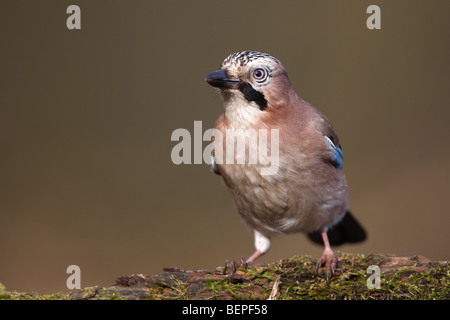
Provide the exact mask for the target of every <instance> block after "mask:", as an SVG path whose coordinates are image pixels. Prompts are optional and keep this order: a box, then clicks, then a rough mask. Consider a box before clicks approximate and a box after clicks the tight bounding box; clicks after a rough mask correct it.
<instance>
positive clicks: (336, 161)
mask: <svg viewBox="0 0 450 320" xmlns="http://www.w3.org/2000/svg"><path fill="white" fill-rule="evenodd" d="M324 138H325V142H326V143H327V145H328V147H329V148H330V150H331V161H332V162H333V165H334V166H335V167H336V168H338V169H342V167H343V166H344V161H343V159H344V154H343V153H342V150H341V148H339V147H336V146H335V145H334V143H333V141H331V139H330V138H329V137H327V136H324Z"/></svg>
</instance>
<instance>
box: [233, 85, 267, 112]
mask: <svg viewBox="0 0 450 320" xmlns="http://www.w3.org/2000/svg"><path fill="white" fill-rule="evenodd" d="M239 91H241V92H242V94H243V95H244V97H245V99H246V100H247V101H254V102H255V103H256V104H257V105H258V106H259V110H261V111H264V109H266V108H267V101H266V99H265V98H264V95H263V94H262V93H261V92H259V91H256V90H255V89H253V87H252V85H251V84H249V83H246V82H241V83H240V84H239Z"/></svg>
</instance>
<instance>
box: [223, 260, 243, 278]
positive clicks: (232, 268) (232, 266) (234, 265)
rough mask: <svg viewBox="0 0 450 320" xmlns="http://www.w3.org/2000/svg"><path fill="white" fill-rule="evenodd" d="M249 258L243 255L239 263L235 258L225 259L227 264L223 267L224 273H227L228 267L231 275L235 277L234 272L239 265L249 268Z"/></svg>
mask: <svg viewBox="0 0 450 320" xmlns="http://www.w3.org/2000/svg"><path fill="white" fill-rule="evenodd" d="M247 266H248V265H247V260H246V259H245V257H241V261H240V264H237V263H236V262H235V261H234V260H231V261H229V260H225V265H224V267H223V274H226V273H227V269H228V270H230V276H231V277H232V278H233V277H234V274H235V272H236V269H237V268H238V267H242V268H244V269H247Z"/></svg>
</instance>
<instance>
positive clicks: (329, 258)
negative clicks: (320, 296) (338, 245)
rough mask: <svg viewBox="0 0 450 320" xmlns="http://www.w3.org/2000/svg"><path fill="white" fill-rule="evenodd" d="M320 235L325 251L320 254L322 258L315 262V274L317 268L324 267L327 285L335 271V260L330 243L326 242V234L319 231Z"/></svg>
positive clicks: (323, 231)
mask: <svg viewBox="0 0 450 320" xmlns="http://www.w3.org/2000/svg"><path fill="white" fill-rule="evenodd" d="M320 234H321V235H322V239H323V243H324V244H325V250H324V251H323V253H322V256H321V257H320V259H319V260H318V261H317V264H316V273H317V272H318V270H319V268H320V267H321V266H322V265H325V269H326V273H325V274H326V278H327V283H328V281H329V279H330V277H331V275H334V272H335V271H336V263H337V259H336V257H335V256H334V252H333V250H331V247H330V242H329V241H328V236H327V232H326V231H325V230H321V231H320Z"/></svg>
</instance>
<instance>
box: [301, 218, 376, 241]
mask: <svg viewBox="0 0 450 320" xmlns="http://www.w3.org/2000/svg"><path fill="white" fill-rule="evenodd" d="M327 235H328V240H329V241H330V245H332V246H339V245H341V244H344V243H357V242H362V241H364V240H366V238H367V233H366V231H365V230H364V228H363V227H362V226H361V224H360V223H359V222H358V221H357V220H356V219H355V217H353V215H352V214H351V213H350V211H349V210H347V212H346V213H345V215H344V217H343V218H342V220H341V221H339V222H338V223H337V224H336V225H334V226H333V227H332V228H330V229H329V230H328V231H327ZM308 237H309V239H310V240H311V241H313V242H314V243H317V244H322V245H323V240H322V236H321V234H320V230H319V231H314V232H311V233H308Z"/></svg>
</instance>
